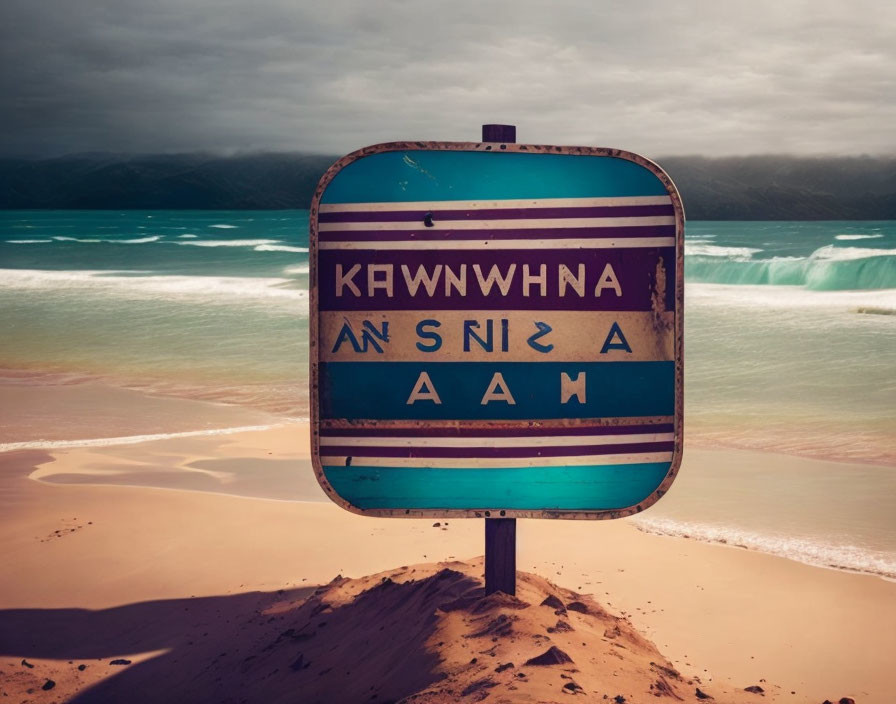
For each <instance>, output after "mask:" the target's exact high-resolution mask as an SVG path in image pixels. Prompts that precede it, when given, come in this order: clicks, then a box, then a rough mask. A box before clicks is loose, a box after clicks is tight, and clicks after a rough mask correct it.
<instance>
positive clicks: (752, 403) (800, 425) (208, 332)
mask: <svg viewBox="0 0 896 704" xmlns="http://www.w3.org/2000/svg"><path fill="white" fill-rule="evenodd" d="M307 233H308V213H307V211H265V212H248V211H218V212H197V211H154V212H137V211H128V212H107V211H103V212H60V211H41V212H24V211H7V212H3V213H0V323H2V329H3V335H2V336H0V392H2V391H3V389H4V388H6V389H7V390H9V389H13V388H15V389H17V390H18V391H17V393H20V392H21V389H22V388H23V387H34V388H37V387H40V388H41V389H47V388H49V387H56V386H60V385H64V386H66V387H67V388H70V389H78V388H81V387H86V386H89V385H90V384H93V383H102V384H104V385H107V386H112V387H115V388H116V389H138V390H141V391H148V392H151V393H154V394H161V395H165V396H174V397H178V398H184V399H205V400H212V401H215V402H218V403H224V404H229V406H228V408H231V409H232V410H233V412H234V416H233V417H234V418H238V417H239V413H240V409H245V412H244V413H245V417H246V418H249V417H250V416H251V420H248V421H246V422H244V423H243V424H246V425H249V424H252V425H254V424H256V423H257V422H260V421H259V420H258V419H259V418H262V417H264V418H268V417H270V418H272V419H282V418H295V417H306V416H307V414H308V392H307V364H308V292H307V287H308V253H307V247H308V234H307ZM685 273H686V294H685V296H686V307H685V309H686V317H685V403H686V406H685V440H686V448H688V447H689V448H701V447H702V448H746V449H755V450H766V451H768V450H770V451H776V452H785V453H788V454H791V455H797V456H803V457H817V458H827V459H834V460H841V461H852V462H855V461H859V462H862V463H865V464H866V465H867V466H868V467H872V468H873V471H872V470H870V469H869V470H868V472H866V473H865V474H863V475H862V477H863V480H862V481H863V482H868V481H871V482H873V481H874V480H873V477H874V476H878V477H880V478H881V479H880V481H881V484H880V487H881V490H882V491H883V487H884V486H889V484H886V483H885V482H884V481H883V476H884V475H883V474H881V472H888V474H887V475H886V476H887V477H888V480H887V481H891V480H892V472H893V471H896V222H893V221H887V222H717V223H716V222H692V223H688V225H687V237H686V257H685ZM135 398H139V397H138V396H135ZM221 408H222V411H221V413H224V412H225V411H226V408H224V407H221ZM259 414H262V415H259ZM263 414H267V415H263ZM71 415H72V418H73V419H72V421H71V423H70V425H68V426H65V425H64V424H63V425H60V426H59V427H56V428H55V429H54V431H53V432H54V433H55V434H54V435H53V437H54V438H64V439H67V440H71V441H75V442H76V441H78V440H79V439H90V438H94V439H95V438H97V437H104V436H105V437H108V436H110V435H114V434H115V432H114V431H113V430H112V429H110V428H109V427H107V426H103V427H102V428H98V427H97V426H96V423H91V422H90V417H89V415H88V416H86V417H82V416H83V415H84V414H80V415H79V418H75V417H74V416H75V415H78V414H71ZM135 416H137V417H136V419H134V420H133V423H132V426H133V428H134V429H135V430H129V431H128V432H134V433H137V432H140V418H139V412H135ZM152 417H153V425H152V429H151V430H147V431H145V432H152V433H160V432H161V433H164V432H166V431H167V432H172V433H173V432H184V431H192V430H195V429H198V428H201V427H203V426H202V425H201V424H199V425H194V426H192V427H186V426H185V423H187V422H195V421H190V420H189V417H187V416H185V415H183V414H180V415H179V414H172V415H171V417H170V419H167V420H166V417H165V416H164V414H163V413H161V411H158V410H156V411H153V415H152ZM222 417H223V416H222ZM4 421H5V422H4V429H3V430H2V431H0V432H2V435H0V449H2V447H3V443H6V444H7V446H8V444H9V443H22V442H25V443H27V442H28V441H34V440H39V439H40V438H42V437H45V435H42V434H40V433H41V431H40V429H36V428H34V427H32V426H30V425H29V426H27V427H26V426H25V425H23V424H17V419H16V417H15V416H14V414H9V415H8V416H7V417H5V418H4ZM166 423H167V425H166ZM233 424H234V425H238V424H240V423H239V422H234V423H233ZM44 432H46V431H44ZM685 462H686V465H685V469H686V468H687V453H686V459H685ZM843 466H844V467H846V466H847V465H843ZM683 471H684V469H683ZM830 471H834V470H830ZM875 472H877V474H875ZM869 477H872V479H869ZM785 480H786V481H785ZM775 481H777V480H775ZM800 481H802V480H800ZM838 481H839V480H838ZM780 482H781V483H780V484H779V485H777V486H775V485H773V486H770V488H769V492H775V491H785V489H786V491H789V492H792V491H796V489H794V487H799V486H800V483H799V482H797V481H796V480H795V479H794V475H789V476H788V477H781V478H780ZM785 485H786V486H785ZM831 486H841V484H839V483H838V482H833V483H832V484H831ZM730 488H731V487H730V486H729V489H730ZM673 491H674V487H673ZM841 493H842V492H841ZM872 493H873V492H872ZM863 496H864V494H863ZM863 501H864V499H863ZM735 503H736V502H735ZM859 504H860V502H859V500H858V499H857V500H856V502H855V505H852V506H851V507H850V508H849V509H848V511H849V512H851V513H849V515H851V516H854V517H855V520H856V521H863V520H865V521H866V522H867V520H870V519H867V516H870V515H873V516H875V519H874V520H875V521H877V523H874V524H868V525H871V527H870V528H869V527H868V525H865V528H863V530H862V531H861V534H862V535H863V536H865V537H864V538H862V540H865V541H866V542H867V540H869V538H867V536H868V535H871V534H876V535H884V534H886V535H890V536H891V537H888V538H886V539H885V540H884V539H883V538H882V539H881V540H884V544H883V546H881V545H877V546H876V547H875V549H877V550H880V549H884V550H885V551H886V550H892V555H893V558H892V564H893V565H894V567H893V572H894V574H896V537H893V536H892V533H893V532H894V531H893V530H892V529H893V523H894V520H896V519H893V518H892V515H893V512H892V511H891V512H890V513H887V512H886V511H884V510H882V509H881V510H869V509H868V506H867V505H859ZM670 505H671V499H670ZM662 506H663V502H660V503H659V504H658V508H657V509H656V510H660V508H661V507H662ZM877 508H878V509H880V507H877ZM688 510H689V511H690V512H691V513H693V512H694V511H695V510H696V509H694V507H690V508H689V509H688ZM825 510H826V511H836V510H838V506H837V505H836V503H835V504H831V505H829V506H827V507H826V508H825ZM888 510H889V509H888ZM887 515H888V516H890V517H891V518H890V519H889V525H888V526H883V525H881V523H882V522H883V521H886V519H882V518H881V516H887ZM863 516H865V518H863ZM734 520H735V519H734V518H732V521H734ZM698 522H699V521H698ZM875 526H877V528H876V529H875ZM884 528H886V529H887V530H889V533H888V532H887V530H884ZM875 531H876V532H875ZM692 532H694V533H697V532H698V531H693V530H692ZM846 532H847V533H848V532H849V531H848V530H846ZM825 540H831V538H830V537H828V538H825ZM887 541H891V542H893V543H894V544H893V545H892V546H890V547H887V545H888V543H887ZM866 547H867V546H866ZM858 549H859V551H860V552H861V550H862V549H864V548H862V546H859V548H858ZM889 554H890V553H887V555H889ZM875 559H877V560H878V562H877V563H875V564H880V560H881V559H883V560H884V563H885V564H889V563H887V562H886V560H887V559H889V558H887V557H886V556H885V557H884V558H880V555H879V554H877V557H876V558H875ZM857 564H858V563H857ZM877 571H884V572H886V569H878V570H877Z"/></svg>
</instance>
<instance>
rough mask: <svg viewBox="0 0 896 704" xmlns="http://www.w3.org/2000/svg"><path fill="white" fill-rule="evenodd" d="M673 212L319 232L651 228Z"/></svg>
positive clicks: (375, 225)
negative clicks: (647, 214)
mask: <svg viewBox="0 0 896 704" xmlns="http://www.w3.org/2000/svg"><path fill="white" fill-rule="evenodd" d="M674 224H675V216H674V215H653V216H649V217H631V218H506V219H505V218H501V219H500V220H435V221H434V222H433V226H432V227H425V226H424V225H423V223H422V222H407V221H400V222H323V223H320V225H318V230H319V231H320V232H378V231H380V230H425V231H426V232H441V231H442V230H537V229H542V228H555V229H566V228H569V227H654V226H657V225H674Z"/></svg>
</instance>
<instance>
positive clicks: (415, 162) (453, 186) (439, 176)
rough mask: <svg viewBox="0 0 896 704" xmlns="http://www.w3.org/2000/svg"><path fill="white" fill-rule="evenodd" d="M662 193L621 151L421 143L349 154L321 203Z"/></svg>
mask: <svg viewBox="0 0 896 704" xmlns="http://www.w3.org/2000/svg"><path fill="white" fill-rule="evenodd" d="M665 195H668V191H667V190H666V187H665V186H664V185H663V184H662V182H661V181H660V180H659V179H658V178H657V177H656V176H655V175H654V174H653V173H652V172H651V171H649V170H648V169H646V168H644V167H643V166H640V165H638V164H635V163H634V162H632V161H627V160H626V159H619V158H615V157H596V156H577V155H570V154H525V153H519V152H499V151H498V152H462V151H434V150H432V151H431V150H420V151H401V152H383V153H380V154H372V155H370V156H366V157H362V158H361V159H358V160H357V161H353V162H352V163H351V164H349V165H348V166H346V167H345V168H343V169H342V170H341V171H340V172H339V173H338V174H337V175H336V177H335V178H334V179H333V181H331V182H330V185H329V186H327V188H326V190H325V191H324V193H323V195H322V197H321V203H355V202H386V203H394V202H401V201H419V200H423V201H426V200H437V201H439V200H492V199H494V200H500V199H505V198H600V197H621V196H665Z"/></svg>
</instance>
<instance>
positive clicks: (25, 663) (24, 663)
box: [22, 658, 34, 668]
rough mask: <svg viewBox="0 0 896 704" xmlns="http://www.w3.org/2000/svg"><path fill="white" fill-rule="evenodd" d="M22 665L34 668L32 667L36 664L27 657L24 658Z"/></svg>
mask: <svg viewBox="0 0 896 704" xmlns="http://www.w3.org/2000/svg"><path fill="white" fill-rule="evenodd" d="M22 667H29V668H32V667H34V665H32V664H31V663H30V662H28V661H27V660H26V659H25V658H22Z"/></svg>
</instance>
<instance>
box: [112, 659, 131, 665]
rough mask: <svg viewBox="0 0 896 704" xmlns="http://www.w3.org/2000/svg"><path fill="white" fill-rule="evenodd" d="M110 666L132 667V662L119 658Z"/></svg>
mask: <svg viewBox="0 0 896 704" xmlns="http://www.w3.org/2000/svg"><path fill="white" fill-rule="evenodd" d="M109 664H110V665H130V664H131V661H130V660H125V659H124V658H118V659H116V660H110V661H109Z"/></svg>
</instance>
